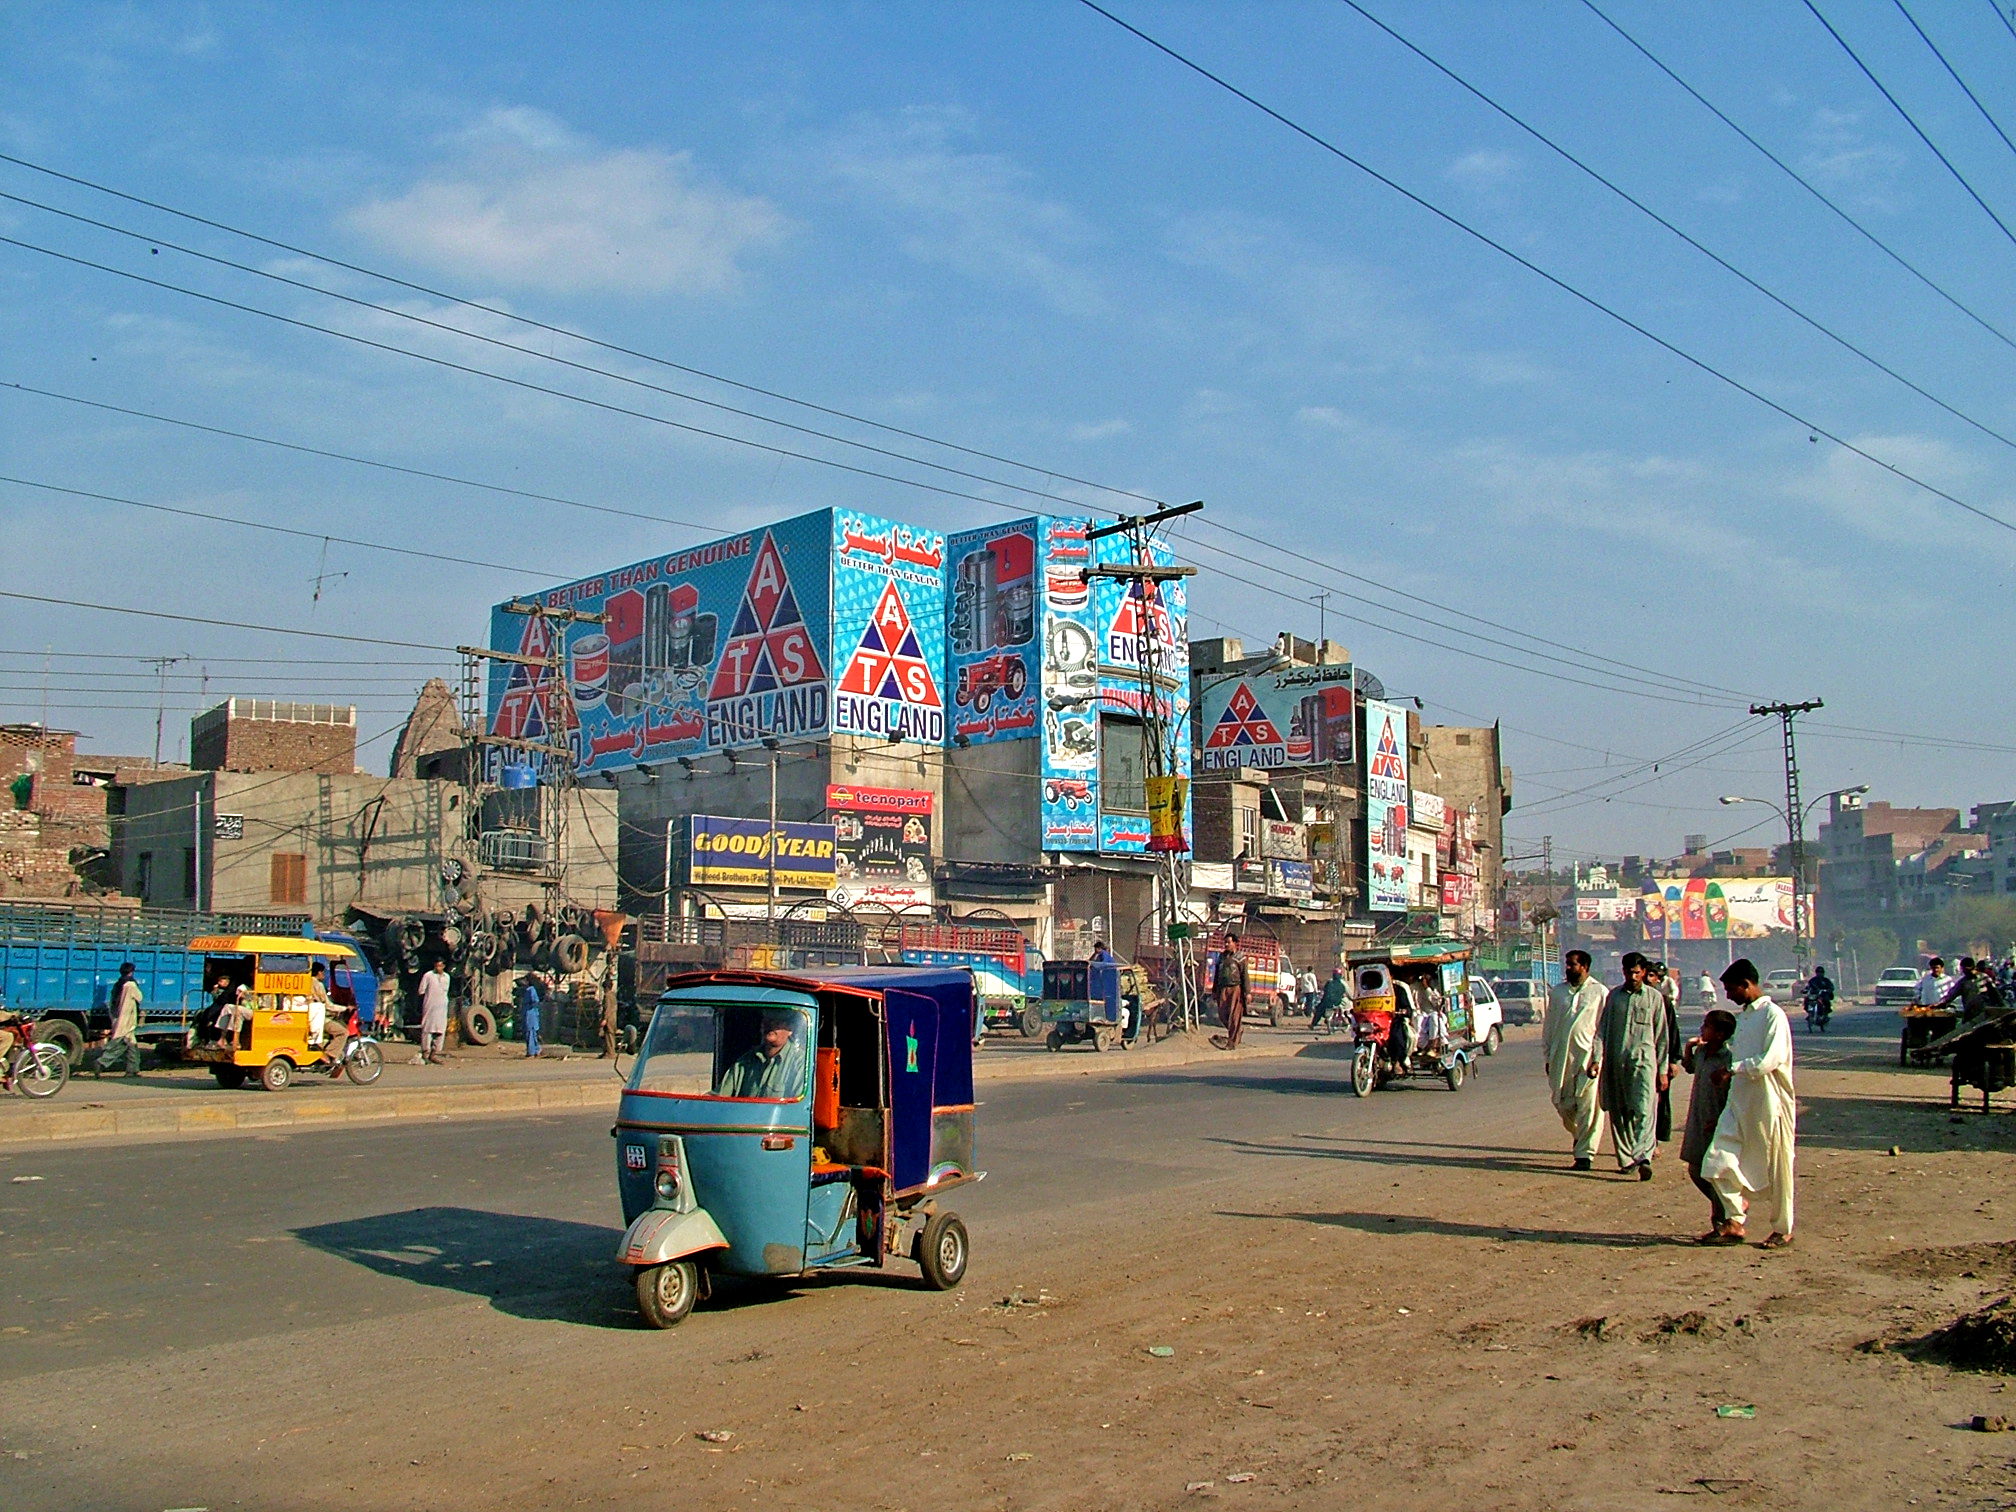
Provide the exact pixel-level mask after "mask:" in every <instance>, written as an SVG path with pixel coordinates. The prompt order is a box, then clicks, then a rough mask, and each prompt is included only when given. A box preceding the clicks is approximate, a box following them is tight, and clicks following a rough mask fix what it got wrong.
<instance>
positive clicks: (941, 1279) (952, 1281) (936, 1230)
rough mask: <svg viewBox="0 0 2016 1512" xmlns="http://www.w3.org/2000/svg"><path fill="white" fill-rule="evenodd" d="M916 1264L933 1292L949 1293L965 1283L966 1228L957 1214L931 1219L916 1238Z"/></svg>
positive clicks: (942, 1214) (939, 1214)
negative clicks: (961, 1283) (962, 1282)
mask: <svg viewBox="0 0 2016 1512" xmlns="http://www.w3.org/2000/svg"><path fill="white" fill-rule="evenodd" d="M916 1260H917V1264H918V1266H919V1267H920V1268H921V1269H922V1270H923V1272H924V1284H925V1285H926V1286H928V1287H930V1288H931V1290H933V1291H950V1290H952V1288H953V1287H955V1286H957V1285H958V1284H959V1283H960V1282H961V1281H963V1280H965V1279H966V1225H965V1224H963V1223H961V1222H960V1221H959V1215H958V1214H957V1213H933V1214H932V1215H931V1221H930V1222H928V1223H926V1224H925V1225H924V1232H923V1233H921V1234H919V1235H918V1236H917V1253H916Z"/></svg>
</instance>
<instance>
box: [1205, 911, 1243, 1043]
mask: <svg viewBox="0 0 2016 1512" xmlns="http://www.w3.org/2000/svg"><path fill="white" fill-rule="evenodd" d="M1211 991H1212V993H1213V994H1214V995H1215V996H1216V997H1217V999H1218V1020H1219V1022H1220V1023H1222V1024H1224V1026H1225V1032H1224V1033H1223V1034H1222V1035H1219V1034H1214V1035H1212V1036H1211V1042H1212V1043H1213V1044H1214V1045H1217V1046H1218V1048H1219V1049H1221V1050H1237V1049H1238V1048H1239V1032H1240V1030H1241V1029H1243V1028H1244V1027H1245V1023H1246V958H1245V957H1244V956H1243V955H1241V954H1240V953H1239V936H1237V935H1227V936H1226V937H1225V948H1224V949H1223V950H1221V951H1219V952H1218V968H1217V970H1216V971H1214V972H1212V974H1211ZM1221 1041H1222V1043H1221Z"/></svg>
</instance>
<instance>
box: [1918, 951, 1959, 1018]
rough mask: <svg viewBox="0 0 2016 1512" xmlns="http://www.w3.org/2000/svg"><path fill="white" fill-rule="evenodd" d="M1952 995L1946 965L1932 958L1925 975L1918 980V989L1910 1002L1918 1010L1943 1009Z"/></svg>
mask: <svg viewBox="0 0 2016 1512" xmlns="http://www.w3.org/2000/svg"><path fill="white" fill-rule="evenodd" d="M1952 995H1953V978H1951V977H1949V976H1948V975H1946V963H1945V962H1944V961H1943V960H1941V959H1940V958H1939V957H1938V956H1934V957H1932V964H1931V965H1930V966H1929V967H1928V968H1927V969H1926V972H1925V975H1923V976H1922V977H1920V978H1918V988H1917V991H1915V992H1914V993H1913V994H1912V996H1911V1000H1912V1002H1913V1003H1914V1004H1916V1005H1917V1006H1918V1007H1920V1008H1943V1007H1944V1006H1945V1005H1946V999H1948V998H1949V997H1951V996H1952Z"/></svg>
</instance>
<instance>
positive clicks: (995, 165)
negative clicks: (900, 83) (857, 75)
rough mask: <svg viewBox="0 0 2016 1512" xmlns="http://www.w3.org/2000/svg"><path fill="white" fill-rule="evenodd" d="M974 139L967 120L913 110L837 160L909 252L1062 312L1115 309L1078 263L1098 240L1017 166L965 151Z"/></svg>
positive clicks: (850, 145)
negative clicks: (1013, 288)
mask: <svg viewBox="0 0 2016 1512" xmlns="http://www.w3.org/2000/svg"><path fill="white" fill-rule="evenodd" d="M973 130H974V123H973V122H972V121H971V120H970V119H969V118H968V117H967V116H966V115H964V114H963V113H961V112H958V111H954V110H948V109H940V108H924V107H914V108H912V109H909V110H906V111H904V112H902V114H901V115H900V116H899V117H898V118H897V119H895V120H893V121H886V120H869V121H861V122H857V123H856V124H855V125H854V126H853V127H852V128H850V129H849V130H848V131H846V132H844V133H842V134H841V136H840V137H839V138H838V139H837V141H836V142H835V144H834V147H833V152H832V159H831V164H832V172H833V175H834V176H835V177H836V178H837V179H839V180H840V182H841V183H843V184H845V185H847V186H848V187H849V188H851V189H852V190H854V191H855V192H856V193H858V194H860V195H861V196H863V197H864V198H866V199H868V200H870V201H872V202H874V203H876V204H878V205H880V206H882V207H883V208H884V209H886V210H890V211H893V212H894V213H895V214H896V215H898V216H899V217H900V218H901V219H902V220H903V222H904V224H905V226H906V228H907V231H908V235H907V236H906V237H905V239H904V243H903V245H904V250H905V251H907V252H908V253H909V254H910V255H911V256H912V257H915V258H917V259H918V260H920V261H923V262H931V263H941V264H943V265H945V266H947V267H951V268H956V269H958V270H959V271H960V272H962V273H965V274H967V275H968V276H970V277H974V278H978V279H982V280H986V281H990V282H994V281H1000V280H1004V279H1005V280H1008V281H1011V282H1014V283H1018V284H1022V285H1026V286H1028V287H1031V288H1034V289H1035V290H1036V291H1037V292H1038V293H1039V294H1041V295H1042V296H1043V297H1044V298H1045V299H1047V300H1048V301H1049V302H1050V303H1051V304H1053V305H1055V306H1057V307H1058V308H1059V309H1062V310H1066V311H1070V312H1072V313H1074V314H1090V313H1094V312H1096V311H1099V310H1102V309H1104V308H1105V307H1106V305H1107V300H1106V297H1105V295H1104V293H1103V291H1102V290H1101V289H1100V287H1099V285H1098V282H1097V281H1096V280H1095V279H1094V278H1093V277H1092V275H1091V274H1089V273H1088V272H1086V271H1085V270H1084V269H1083V268H1082V267H1080V266H1078V265H1077V261H1076V259H1077V257H1078V254H1080V253H1081V252H1082V251H1083V250H1084V249H1085V248H1086V247H1088V246H1089V245H1090V243H1091V242H1092V240H1093V236H1092V232H1091V230H1090V229H1089V228H1088V227H1087V226H1086V224H1085V223H1084V222H1083V220H1081V219H1080V217H1079V216H1078V214H1077V213H1076V212H1075V211H1074V210H1072V209H1071V208H1070V207H1069V206H1067V205H1064V204H1062V203H1060V202H1058V201H1056V200H1048V199H1044V198H1043V197H1042V196H1041V195H1039V194H1038V193H1036V192H1035V189H1034V187H1033V184H1034V176H1033V175H1032V174H1031V173H1030V172H1029V171H1028V170H1027V169H1025V168H1023V167H1022V166H1021V165H1020V164H1018V163H1016V162H1015V161H1014V160H1013V159H1011V158H1008V157H1005V156H1003V155H1002V154H1000V153H993V152H972V151H968V150H965V148H964V147H963V146H962V145H961V139H962V138H964V137H966V136H969V135H970V134H971V133H972V132H973Z"/></svg>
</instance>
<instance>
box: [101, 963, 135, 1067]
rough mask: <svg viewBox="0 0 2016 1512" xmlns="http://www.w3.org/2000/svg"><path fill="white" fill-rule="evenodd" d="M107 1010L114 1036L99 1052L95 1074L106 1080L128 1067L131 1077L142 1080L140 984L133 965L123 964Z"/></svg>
mask: <svg viewBox="0 0 2016 1512" xmlns="http://www.w3.org/2000/svg"><path fill="white" fill-rule="evenodd" d="M105 1008H106V1011H107V1012H108V1013H109V1014H110V1015H111V1019H112V1032H111V1033H110V1034H109V1035H107V1036H106V1039H105V1043H104V1045H103V1046H102V1047H101V1048H100V1049H99V1051H98V1059H97V1062H96V1063H95V1064H94V1065H93V1066H92V1068H91V1074H92V1075H93V1076H95V1077H100V1078H102V1077H103V1076H104V1075H105V1073H106V1072H107V1071H109V1070H112V1069H113V1068H115V1067H117V1066H124V1067H125V1068H126V1074H127V1075H128V1076H138V1075H139V1074H140V1041H139V1040H138V1039H137V1038H136V1037H135V1036H136V1033H137V1031H138V1030H139V1028H140V984H139V983H138V982H136V981H134V980H133V963H132V962H131V961H125V962H122V963H121V964H120V967H119V980H118V981H116V982H114V983H113V984H112V995H111V997H110V998H109V999H108V1000H107V1001H106V1004H105Z"/></svg>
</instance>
